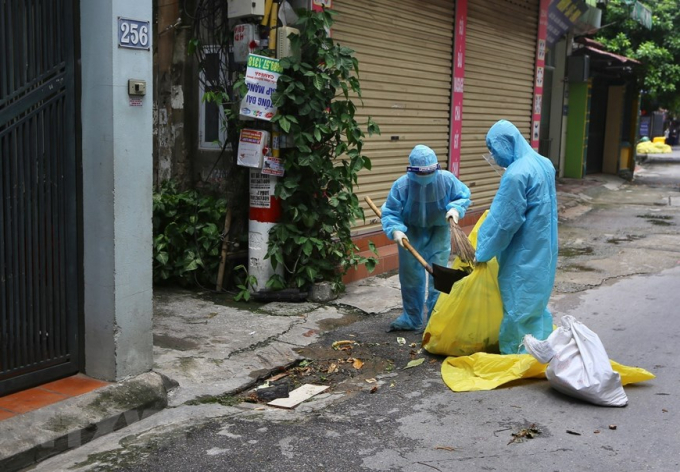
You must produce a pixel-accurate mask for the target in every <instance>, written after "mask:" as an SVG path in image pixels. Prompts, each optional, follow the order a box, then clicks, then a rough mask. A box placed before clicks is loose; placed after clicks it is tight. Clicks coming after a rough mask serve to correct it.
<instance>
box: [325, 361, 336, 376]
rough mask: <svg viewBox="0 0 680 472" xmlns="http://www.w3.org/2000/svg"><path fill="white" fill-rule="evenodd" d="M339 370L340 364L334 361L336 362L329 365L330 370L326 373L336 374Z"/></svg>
mask: <svg viewBox="0 0 680 472" xmlns="http://www.w3.org/2000/svg"><path fill="white" fill-rule="evenodd" d="M337 371H338V364H335V363H334V364H331V365H330V366H328V370H327V371H326V373H328V374H334V373H335V372H337Z"/></svg>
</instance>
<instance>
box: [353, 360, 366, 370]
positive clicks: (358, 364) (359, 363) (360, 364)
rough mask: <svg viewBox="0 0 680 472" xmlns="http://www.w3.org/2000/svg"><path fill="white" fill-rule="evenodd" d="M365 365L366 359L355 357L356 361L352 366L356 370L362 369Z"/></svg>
mask: <svg viewBox="0 0 680 472" xmlns="http://www.w3.org/2000/svg"><path fill="white" fill-rule="evenodd" d="M363 366H364V361H362V360H361V359H354V362H353V363H352V367H354V368H355V369H356V370H359V369H361V368H362V367H363Z"/></svg>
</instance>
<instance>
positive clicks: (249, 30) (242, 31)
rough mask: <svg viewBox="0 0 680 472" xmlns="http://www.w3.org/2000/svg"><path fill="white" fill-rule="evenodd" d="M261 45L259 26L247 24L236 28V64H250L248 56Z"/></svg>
mask: <svg viewBox="0 0 680 472" xmlns="http://www.w3.org/2000/svg"><path fill="white" fill-rule="evenodd" d="M259 45H260V33H258V31H257V26H256V25H253V24H250V23H246V24H242V25H236V26H235V27H234V62H237V63H240V64H243V63H245V62H248V54H250V53H251V52H253V50H255V48H256V47H258V46H259Z"/></svg>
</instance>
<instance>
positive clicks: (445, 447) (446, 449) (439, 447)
mask: <svg viewBox="0 0 680 472" xmlns="http://www.w3.org/2000/svg"><path fill="white" fill-rule="evenodd" d="M435 449H441V450H443V451H452V452H453V451H455V449H454V448H452V447H449V446H437V447H435Z"/></svg>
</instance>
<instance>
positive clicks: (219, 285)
mask: <svg viewBox="0 0 680 472" xmlns="http://www.w3.org/2000/svg"><path fill="white" fill-rule="evenodd" d="M230 229H231V208H227V214H226V216H225V217H224V238H223V239H222V253H221V254H220V268H219V270H218V271H217V287H216V288H215V290H217V291H218V292H221V291H222V282H223V281H224V266H225V265H226V264H227V249H228V246H229V241H228V238H227V236H229V230H230Z"/></svg>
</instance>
